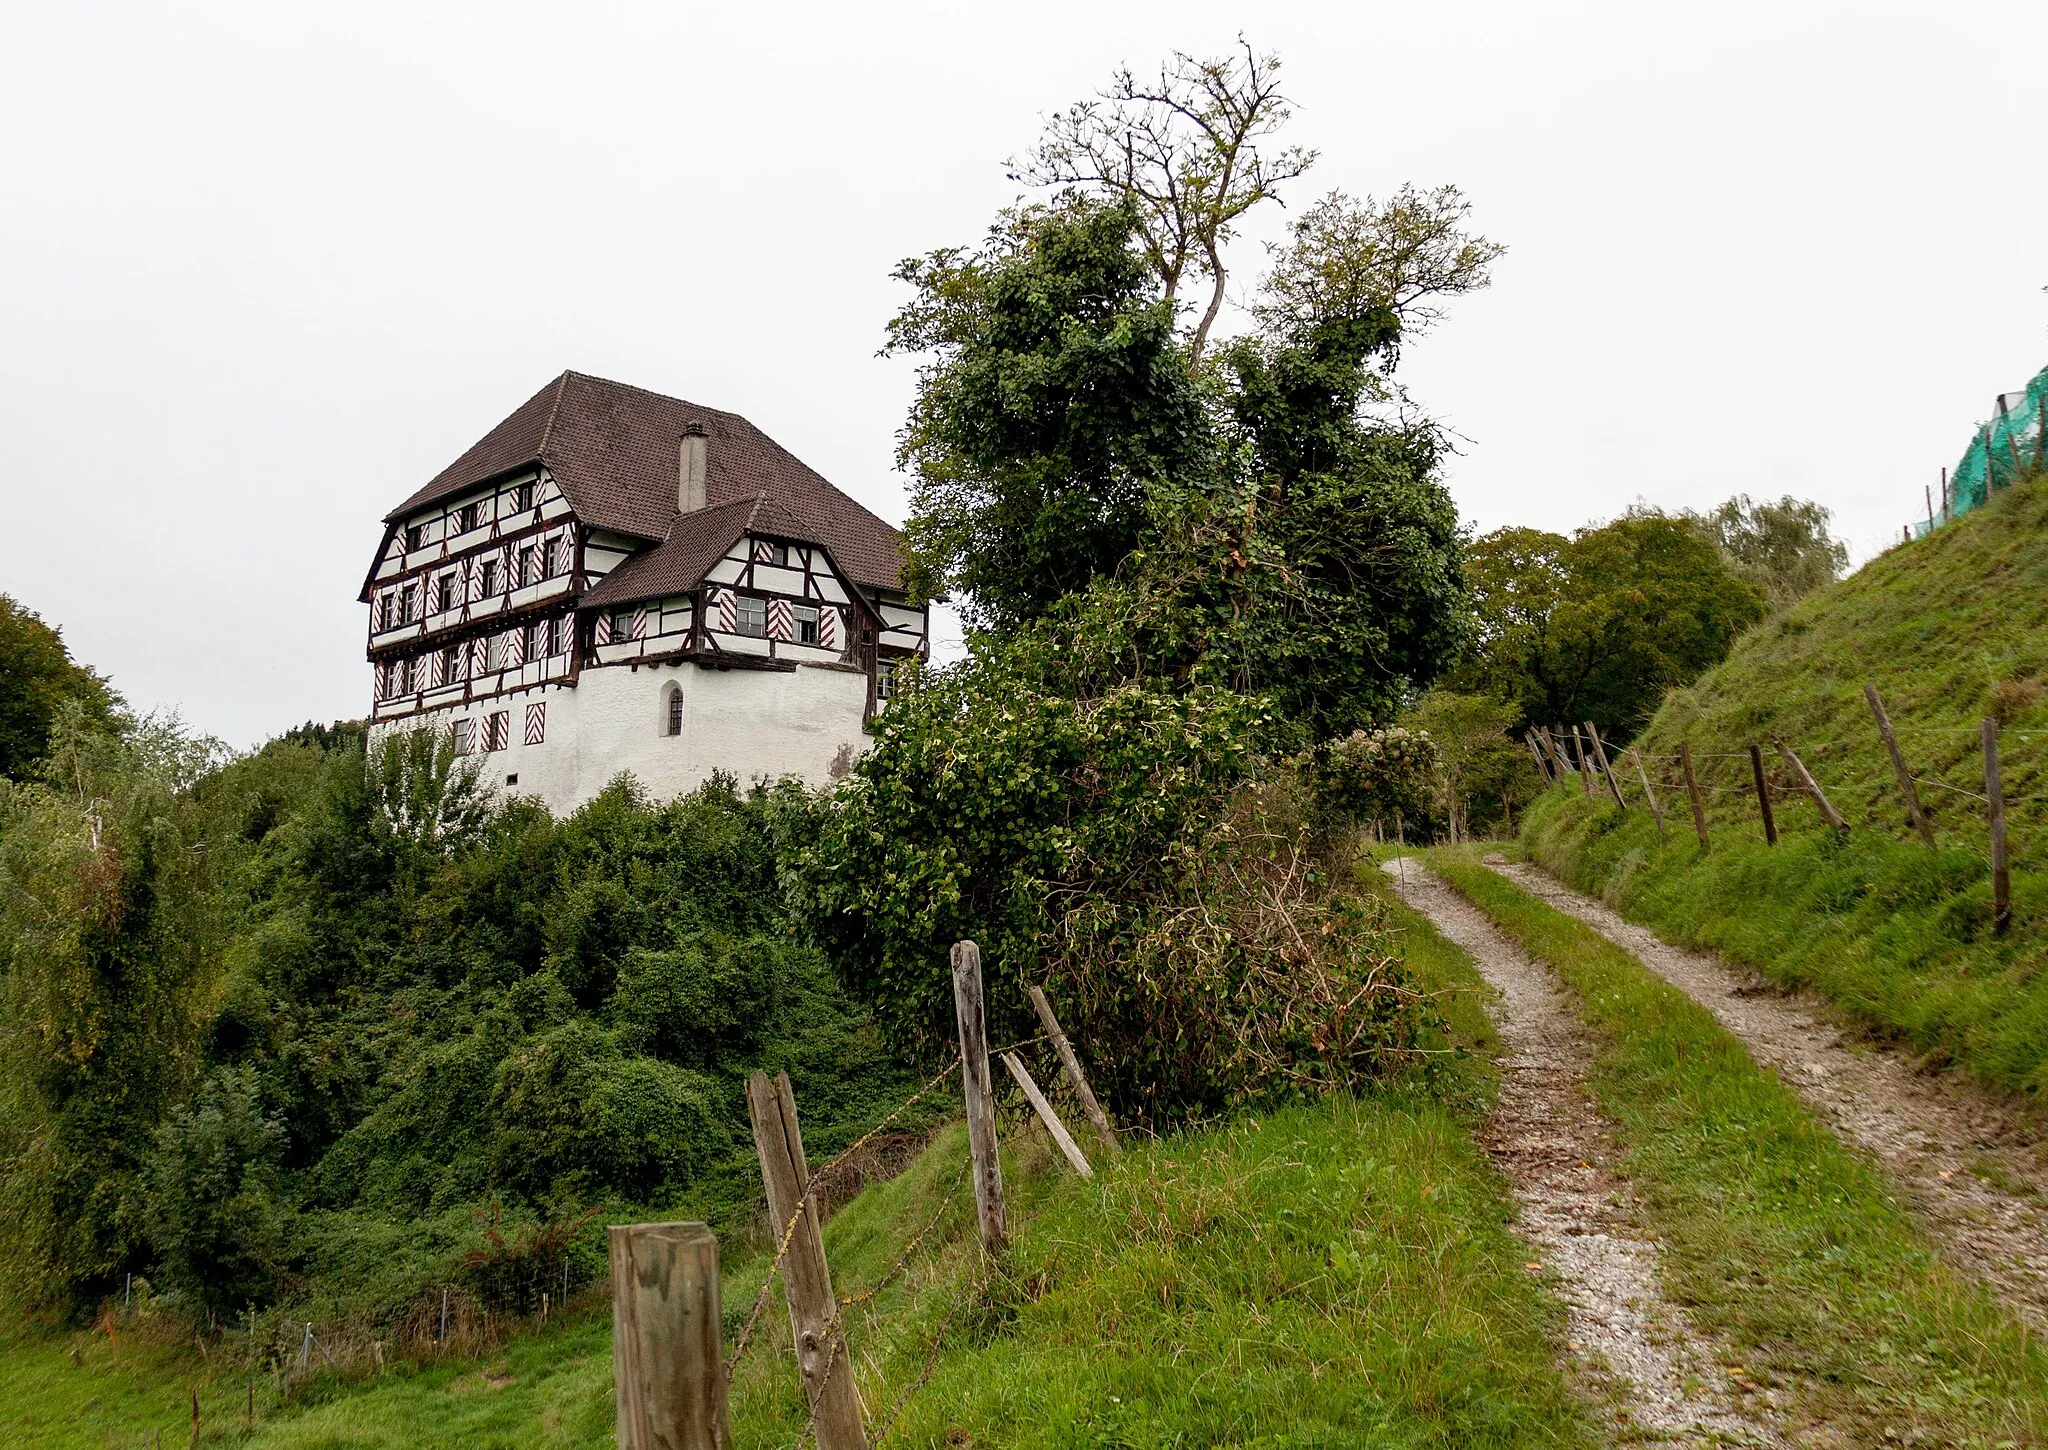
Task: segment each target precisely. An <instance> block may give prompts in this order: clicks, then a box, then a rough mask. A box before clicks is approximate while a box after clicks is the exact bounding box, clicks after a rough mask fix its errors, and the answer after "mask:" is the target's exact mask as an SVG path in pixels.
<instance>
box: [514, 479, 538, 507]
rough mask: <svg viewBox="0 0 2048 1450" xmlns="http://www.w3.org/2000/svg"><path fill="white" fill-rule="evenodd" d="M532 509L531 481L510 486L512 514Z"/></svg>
mask: <svg viewBox="0 0 2048 1450" xmlns="http://www.w3.org/2000/svg"><path fill="white" fill-rule="evenodd" d="M532 507H533V480H532V479H528V480H527V481H526V482H524V483H518V484H514V485H513V486H512V511H513V512H514V513H524V512H525V511H526V510H527V509H530V508H532Z"/></svg>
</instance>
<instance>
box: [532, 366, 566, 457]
mask: <svg viewBox="0 0 2048 1450" xmlns="http://www.w3.org/2000/svg"><path fill="white" fill-rule="evenodd" d="M574 373H575V369H574V368H563V369H562V375H561V376H560V377H559V378H556V379H555V401H554V402H552V403H550V404H549V405H548V421H547V422H546V423H545V424H543V425H542V427H541V430H540V447H538V448H536V449H534V450H533V451H534V453H535V455H536V456H537V457H538V458H539V459H540V461H541V462H542V463H546V462H547V461H548V440H549V439H550V438H552V437H554V436H555V414H557V413H559V412H561V411H562V395H563V394H564V393H566V392H568V391H569V379H570V377H571V376H572V375H573V374H574Z"/></svg>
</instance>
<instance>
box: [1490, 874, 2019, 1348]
mask: <svg viewBox="0 0 2048 1450" xmlns="http://www.w3.org/2000/svg"><path fill="white" fill-rule="evenodd" d="M1486 864H1487V865H1488V866H1490V867H1492V868H1493V869H1494V870H1495V871H1497V872H1499V873H1500V874H1501V875H1503V876H1505V877H1507V878H1508V879H1509V880H1510V881H1512V882H1514V883H1515V885H1517V886H1519V887H1521V888H1522V889H1523V890H1524V891H1527V892H1528V893H1529V894H1530V895H1532V896H1538V897H1541V898H1542V899H1543V900H1545V901H1547V902H1548V903H1549V904H1550V905H1552V906H1554V907H1556V908H1557V909H1558V910H1559V911H1562V912H1565V913H1566V914H1567V915H1570V916H1575V917H1577V918H1578V919H1579V920H1580V921H1583V922H1585V923H1586V924H1587V925H1588V926H1590V927H1592V928H1593V929H1594V930H1596V931H1598V932H1600V933H1601V934H1602V935H1603V936H1605V937H1607V938H1608V939H1609V940H1610V941H1612V942H1614V943H1615V944H1616V945H1617V946H1620V947H1622V948H1623V949H1624V950H1626V951H1628V952H1630V953H1632V954H1633V955H1634V956H1635V957H1636V958H1637V959H1638V960H1639V961H1641V962H1642V963H1643V964H1644V965H1645V966H1647V967H1649V969H1650V970H1651V971H1653V972H1655V973H1657V974H1658V975H1659V976H1661V977H1663V978H1664V979H1665V980H1666V981H1668V982H1670V983H1671V984H1672V985H1673V986H1675V987H1677V988H1678V989H1679V990H1680V991H1682V992H1685V993H1686V994H1687V995H1689V996H1690V997H1692V998H1693V1000H1694V1001H1696V1002H1698V1003H1699V1004H1700V1005H1701V1006H1703V1007H1705V1008H1706V1009H1707V1010H1708V1011H1709V1012H1711V1013H1713V1014H1714V1017H1715V1018H1716V1020H1718V1021H1719V1022H1720V1024H1721V1025H1722V1026H1723V1027H1725V1028H1727V1029H1728V1030H1729V1031H1730V1032H1732V1033H1734V1034H1735V1035H1736V1036H1737V1037H1739V1038H1741V1039H1742V1041H1743V1042H1744V1043H1745V1044H1746V1045H1747V1046H1748V1048H1749V1050H1750V1053H1751V1055H1752V1056H1753V1057H1755V1059H1756V1060H1757V1062H1758V1064H1759V1065H1761V1066H1764V1067H1768V1068H1776V1069H1777V1071H1778V1074H1779V1077H1780V1080H1782V1081H1783V1082H1784V1083H1785V1085H1786V1086H1787V1087H1789V1088H1791V1089H1792V1090H1793V1091H1794V1092H1796V1093H1797V1094H1798V1095H1799V1096H1800V1097H1801V1098H1803V1099H1804V1100H1805V1101H1806V1102H1807V1103H1808V1104H1809V1105H1811V1106H1812V1107H1813V1108H1814V1109H1815V1110H1816V1111H1818V1112H1819V1113H1820V1114H1821V1115H1822V1116H1823V1117H1824V1118H1825V1119H1826V1120H1827V1121H1828V1122H1829V1123H1830V1124H1831V1125H1832V1126H1833V1127H1834V1129H1835V1131H1836V1132H1837V1133H1839V1134H1840V1135H1841V1136H1842V1137H1844V1138H1846V1139H1848V1140H1849V1141H1851V1142H1853V1143H1855V1144H1857V1145H1858V1146H1859V1147H1861V1148H1863V1149H1865V1150H1866V1151H1868V1152H1870V1153H1872V1154H1874V1155H1875V1156H1876V1157H1877V1158H1878V1159H1879V1160H1880V1161H1882V1162H1883V1164H1884V1166H1885V1168H1886V1170H1887V1171H1889V1172H1890V1174H1891V1175H1892V1177H1893V1179H1894V1180H1895V1181H1896V1182H1897V1183H1898V1184H1900V1185H1901V1186H1902V1187H1903V1188H1904V1189H1905V1191H1906V1192H1907V1194H1908V1195H1909V1196H1910V1197H1911V1198H1912V1200H1913V1201H1914V1203H1915V1204H1916V1205H1917V1206H1918V1207H1919V1209H1920V1211H1921V1213H1922V1214H1923V1215H1924V1217H1925V1219H1926V1226H1927V1228H1928V1230H1929V1232H1930V1233H1931V1234H1932V1235H1933V1236H1934V1237H1935V1239H1936V1240H1937V1241H1938V1242H1939V1243H1940V1244H1941V1245H1942V1246H1943V1249H1944V1252H1945V1253H1946V1255H1947V1257H1948V1258H1949V1260H1950V1261H1951V1262H1952V1263H1954V1264H1955V1265H1956V1266H1957V1267H1958V1268H1960V1269H1963V1270H1965V1271H1967V1272H1969V1273H1972V1274H1974V1275H1976V1276H1977V1277H1979V1278H1981V1279H1983V1280H1984V1281H1985V1282H1986V1283H1988V1284H1989V1285H1990V1286H1991V1288H1992V1290H1993V1292H1995V1293H1997V1294H1998V1295H1999V1296H2000V1297H2001V1298H2002V1299H2004V1300H2005V1301H2006V1303H2008V1304H2009V1305H2011V1307H2012V1308H2013V1310H2014V1311H2015V1312H2016V1313H2018V1314H2019V1315H2021V1316H2022V1317H2023V1318H2025V1319H2026V1320H2027V1321H2028V1322H2030V1323H2031V1324H2032V1325H2033V1326H2034V1327H2035V1328H2036V1329H2038V1330H2043V1331H2048V1173H2044V1171H2043V1169H2042V1165H2041V1163H2040V1161H2039V1158H2038V1156H2037V1151H2036V1147H2035V1140H2034V1138H2033V1136H2032V1135H2031V1134H2030V1133H2029V1132H2028V1131H2027V1130H2026V1127H2025V1125H2024V1124H2023V1123H2022V1122H2021V1121H2020V1120H2019V1119H2018V1118H2016V1117H2015V1116H2014V1115H2013V1114H2011V1113H2009V1112H2007V1111H2006V1110H2004V1109H2002V1108H2001V1107H2000V1105H1999V1104H1998V1103H1997V1102H1996V1101H1995V1100H1994V1099H1992V1098H1991V1096H1990V1095H1989V1094H1987V1093H1983V1092H1981V1091H1977V1090H1975V1089H1974V1088H1972V1087H1971V1085H1969V1084H1967V1083H1963V1082H1959V1081H1957V1080H1955V1079H1952V1078H1937V1077H1932V1076H1929V1075H1927V1074H1925V1073H1916V1072H1914V1071H1913V1070H1912V1069H1911V1068H1910V1067H1908V1066H1907V1065H1906V1064H1905V1063H1903V1062H1901V1061H1900V1060H1899V1059H1898V1058H1896V1057H1895V1056H1892V1055H1891V1054H1889V1053H1886V1052H1883V1051H1879V1050H1873V1049H1871V1048H1869V1047H1867V1046H1863V1045H1860V1044H1857V1043H1854V1042H1852V1041H1851V1040H1850V1039H1848V1038H1847V1037H1845V1036H1844V1035H1843V1034H1842V1033H1841V1032H1840V1031H1839V1030H1838V1029H1836V1028H1835V1027H1833V1026H1832V1025H1830V1024H1829V1023H1828V1022H1827V1021H1826V1020H1825V1019H1823V1018H1822V1017H1821V1016H1820V1015H1819V1012H1818V1010H1817V1004H1815V1003H1812V1002H1810V1001H1802V1000H1801V999H1799V998H1797V997H1793V996H1790V995H1788V994H1786V993H1785V992H1784V991H1782V990H1781V989H1779V988H1776V987H1773V986H1770V985H1768V984H1767V983H1765V982H1764V981H1763V979H1761V978H1760V977H1758V976H1757V975H1756V974H1755V973H1753V972H1749V971H1747V970H1745V969H1742V968H1739V967H1735V966H1732V965H1730V964H1729V963H1727V962H1725V961H1723V960H1722V959H1721V958H1719V957H1717V956H1712V955H1709V954H1707V953H1704V952H1695V951H1688V950H1686V949H1685V948H1683V947H1674V946H1672V945H1670V944H1669V943H1667V942H1664V941H1662V940H1660V939H1659V938H1658V937H1657V936H1656V935H1655V934H1654V933H1652V932H1650V931H1647V930H1645V929H1644V928H1642V927H1639V926H1635V925H1633V924H1632V923H1630V922H1627V921H1625V920H1623V919H1622V917H1621V916H1620V915H1619V914H1618V913H1617V912H1615V911H1613V910H1611V909H1610V908H1608V907H1607V906H1605V905H1603V904H1601V903H1600V902H1598V901H1595V900H1593V899H1592V898H1591V897H1588V896H1582V895H1580V894H1579V893H1578V892H1576V891H1573V890H1571V889H1569V888H1568V887H1565V886H1563V885H1560V884H1559V883H1558V882H1557V881H1556V880H1555V879H1554V878H1552V877H1551V876H1549V875H1548V874H1546V873H1545V872H1543V871H1542V870H1540V869H1538V868H1537V867H1534V866H1528V865H1520V864H1513V863H1510V862H1508V861H1507V860H1505V859H1504V858H1502V857H1499V856H1489V857H1488V858H1487V860H1486Z"/></svg>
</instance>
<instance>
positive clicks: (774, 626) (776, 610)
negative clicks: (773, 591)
mask: <svg viewBox="0 0 2048 1450" xmlns="http://www.w3.org/2000/svg"><path fill="white" fill-rule="evenodd" d="M768 638H770V639H779V640H782V641H783V642H785V643H787V642H788V641H790V640H793V639H795V638H796V615H795V613H794V612H793V611H792V610H791V609H790V607H789V601H788V600H787V599H771V600H769V601H768Z"/></svg>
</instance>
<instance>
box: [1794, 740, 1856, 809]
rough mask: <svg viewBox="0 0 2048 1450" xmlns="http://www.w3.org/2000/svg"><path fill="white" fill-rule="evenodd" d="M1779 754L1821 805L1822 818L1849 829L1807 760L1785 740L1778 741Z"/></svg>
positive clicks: (1809, 793)
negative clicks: (1810, 768)
mask: <svg viewBox="0 0 2048 1450" xmlns="http://www.w3.org/2000/svg"><path fill="white" fill-rule="evenodd" d="M1778 754H1780V755H1782V756H1784V757H1785V763H1786V764H1787V765H1789V766H1791V767H1792V769H1793V771H1794V772H1795V773H1797V775H1798V776H1799V779H1800V781H1801V782H1802V783H1803V784H1804V785H1805V786H1806V793H1807V794H1808V795H1810V796H1812V797H1813V803H1814V804H1815V805H1817V806H1819V807H1820V818H1821V819H1822V820H1824V821H1826V822H1827V823H1828V824H1829V825H1831V826H1833V827H1834V828H1835V829H1836V830H1838V831H1846V830H1848V829H1849V823H1848V822H1847V821H1845V820H1843V819H1842V813H1841V812H1840V811H1838V810H1836V809H1835V807H1834V804H1833V802H1831V801H1830V800H1829V799H1828V798H1827V795H1826V794H1825V793H1824V792H1823V791H1822V790H1821V788H1820V782H1819V781H1817V780H1815V779H1814V778H1813V772H1812V771H1810V770H1808V769H1807V768H1806V762H1805V761H1803V760H1801V759H1800V758H1799V757H1798V756H1797V755H1796V754H1794V753H1793V750H1792V747H1791V746H1789V745H1787V744H1786V743H1785V742H1784V741H1782V740H1780V741H1779V742H1778Z"/></svg>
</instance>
